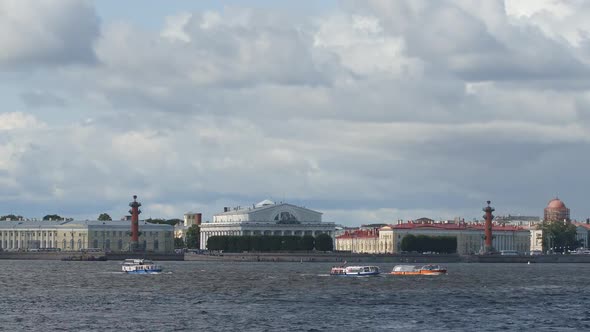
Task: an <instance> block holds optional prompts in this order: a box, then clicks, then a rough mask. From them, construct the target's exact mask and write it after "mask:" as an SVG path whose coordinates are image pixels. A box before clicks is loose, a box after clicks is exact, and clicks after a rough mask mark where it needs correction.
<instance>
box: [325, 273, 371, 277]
mask: <svg viewBox="0 0 590 332" xmlns="http://www.w3.org/2000/svg"><path fill="white" fill-rule="evenodd" d="M379 273H380V272H364V273H358V272H357V273H330V275H332V276H338V277H363V276H376V275H378V274H379Z"/></svg>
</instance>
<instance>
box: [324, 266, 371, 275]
mask: <svg viewBox="0 0 590 332" xmlns="http://www.w3.org/2000/svg"><path fill="white" fill-rule="evenodd" d="M380 272H381V271H380V270H379V267H378V266H335V267H333V268H332V270H330V275H333V276H343V277H346V276H348V277H363V276H376V275H378V274H379V273H380Z"/></svg>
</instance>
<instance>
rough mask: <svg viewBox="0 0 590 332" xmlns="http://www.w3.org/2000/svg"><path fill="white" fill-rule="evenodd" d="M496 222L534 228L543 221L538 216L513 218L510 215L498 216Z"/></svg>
mask: <svg viewBox="0 0 590 332" xmlns="http://www.w3.org/2000/svg"><path fill="white" fill-rule="evenodd" d="M494 221H495V222H496V223H498V224H502V225H512V226H534V225H538V224H540V223H541V222H542V221H543V220H542V219H541V217H538V216H521V215H516V216H513V215H510V214H509V215H506V216H496V217H494Z"/></svg>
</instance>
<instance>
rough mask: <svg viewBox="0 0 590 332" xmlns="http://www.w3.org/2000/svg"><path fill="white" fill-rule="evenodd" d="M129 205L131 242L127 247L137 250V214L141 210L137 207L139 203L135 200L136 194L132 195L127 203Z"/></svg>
mask: <svg viewBox="0 0 590 332" xmlns="http://www.w3.org/2000/svg"><path fill="white" fill-rule="evenodd" d="M129 206H131V210H129V213H131V244H130V246H129V248H130V249H131V251H134V250H137V249H138V246H139V214H140V213H141V210H140V209H139V207H140V206H141V203H140V202H138V201H137V195H133V202H131V203H129Z"/></svg>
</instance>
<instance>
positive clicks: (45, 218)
mask: <svg viewBox="0 0 590 332" xmlns="http://www.w3.org/2000/svg"><path fill="white" fill-rule="evenodd" d="M63 219H64V218H63V217H61V216H59V215H57V214H48V215H46V216H45V217H43V220H63Z"/></svg>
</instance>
